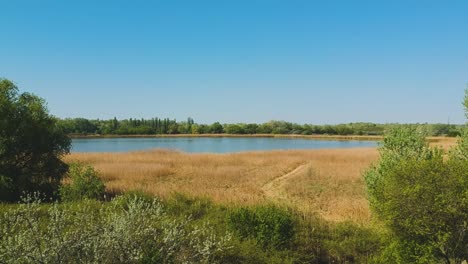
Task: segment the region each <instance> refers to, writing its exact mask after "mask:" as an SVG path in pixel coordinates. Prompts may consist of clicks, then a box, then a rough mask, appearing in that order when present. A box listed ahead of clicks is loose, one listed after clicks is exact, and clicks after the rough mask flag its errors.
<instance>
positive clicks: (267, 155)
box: [66, 149, 377, 221]
mask: <svg viewBox="0 0 468 264" xmlns="http://www.w3.org/2000/svg"><path fill="white" fill-rule="evenodd" d="M376 158H377V151H376V150H375V149H335V150H310V151H299V150H297V151H269V152H248V153H235V154H188V153H181V152H175V151H167V150H154V151H145V152H129V153H75V154H71V155H69V156H67V157H66V161H67V162H74V161H81V162H85V163H89V164H91V165H93V166H94V167H95V168H96V169H97V170H98V171H99V172H100V174H101V175H102V178H103V180H104V181H105V184H106V186H107V188H108V190H109V191H114V192H122V191H128V190H141V191H144V192H148V193H152V194H155V195H160V196H167V195H169V194H171V193H173V192H181V193H186V194H189V195H193V196H207V197H210V198H212V199H213V200H215V201H217V202H222V203H236V204H239V203H242V204H256V203H259V202H264V201H268V200H269V199H270V197H268V196H266V194H265V192H264V191H263V190H262V187H263V186H265V185H266V184H268V183H269V182H270V181H272V180H274V179H276V178H278V177H281V176H282V175H284V174H287V173H288V172H290V171H292V170H294V169H295V168H296V167H298V166H300V165H301V164H309V163H310V164H311V167H310V169H309V170H306V171H301V172H299V173H297V174H295V175H292V177H289V178H288V179H287V184H282V185H281V186H280V188H281V189H278V190H276V191H285V192H286V193H287V198H288V200H290V201H291V202H292V203H291V204H290V205H293V206H298V208H300V209H303V210H309V211H314V212H317V213H319V214H321V215H322V216H323V217H325V218H327V219H334V220H340V219H353V220H359V221H361V220H362V219H367V218H368V215H369V213H368V207H367V203H366V202H365V201H366V200H365V196H364V190H363V188H364V184H363V181H362V178H361V172H362V170H363V169H365V168H366V167H367V166H369V164H370V163H371V162H372V161H373V160H375V159H376Z"/></svg>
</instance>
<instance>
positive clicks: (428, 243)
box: [365, 128, 468, 264]
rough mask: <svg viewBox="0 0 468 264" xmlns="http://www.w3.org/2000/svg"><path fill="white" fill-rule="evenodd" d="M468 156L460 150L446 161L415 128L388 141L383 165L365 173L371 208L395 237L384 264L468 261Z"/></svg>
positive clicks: (394, 132)
mask: <svg viewBox="0 0 468 264" xmlns="http://www.w3.org/2000/svg"><path fill="white" fill-rule="evenodd" d="M465 140H466V139H465ZM463 153H464V150H463V149H459V148H458V150H457V151H453V152H452V153H450V155H448V156H447V157H446V156H444V154H443V152H442V151H441V150H440V149H437V148H430V147H429V146H428V145H427V143H426V142H425V140H424V136H423V135H421V134H418V133H417V132H416V130H414V129H411V128H400V129H395V130H392V131H391V132H390V133H389V134H388V135H387V136H386V137H385V139H384V142H383V144H382V146H381V148H380V161H379V163H378V164H377V165H376V166H374V167H373V168H371V169H370V170H369V171H368V172H367V173H366V174H365V180H366V183H367V188H368V193H369V200H370V203H371V207H372V209H373V211H374V212H375V213H376V215H377V216H378V217H379V218H380V219H382V220H383V221H384V222H385V224H386V226H387V227H388V228H389V229H390V230H391V231H392V235H393V237H394V241H393V242H392V243H391V244H390V246H388V247H387V249H386V251H385V252H384V254H383V255H382V256H381V261H382V262H392V263H441V262H443V263H447V264H449V263H461V262H462V261H463V260H466V259H468V162H467V161H468V160H467V159H465V158H464V156H463Z"/></svg>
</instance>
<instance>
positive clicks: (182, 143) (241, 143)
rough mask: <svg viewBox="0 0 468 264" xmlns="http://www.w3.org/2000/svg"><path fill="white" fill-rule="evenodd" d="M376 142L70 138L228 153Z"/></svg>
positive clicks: (90, 147)
mask: <svg viewBox="0 0 468 264" xmlns="http://www.w3.org/2000/svg"><path fill="white" fill-rule="evenodd" d="M375 146H377V142H376V141H358V140H314V139H300V138H261V137H245V138H243V137H239V138H238V137H235V138H233V137H173V138H171V137H161V138H86V139H83V138H80V139H73V140H72V152H125V151H136V150H148V149H155V148H159V149H173V150H180V151H184V152H191V153H203V152H212V153H230V152H241V151H257V150H287V149H324V148H355V147H375Z"/></svg>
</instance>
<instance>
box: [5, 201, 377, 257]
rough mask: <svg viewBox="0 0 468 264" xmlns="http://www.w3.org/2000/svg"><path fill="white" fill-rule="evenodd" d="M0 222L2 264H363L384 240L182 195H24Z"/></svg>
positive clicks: (290, 215)
mask: <svg viewBox="0 0 468 264" xmlns="http://www.w3.org/2000/svg"><path fill="white" fill-rule="evenodd" d="M237 219H239V220H240V221H241V222H237V221H236V220H237ZM0 223H1V224H0V259H1V260H2V263H330V262H333V263H337V262H339V263H347V262H367V261H372V259H373V255H374V254H376V253H378V252H379V250H380V248H382V247H383V245H384V242H385V241H384V240H382V239H381V236H380V235H379V234H378V233H376V232H378V231H376V229H372V228H369V227H363V226H358V225H356V224H351V223H344V224H332V223H327V222H325V221H323V220H320V219H319V218H313V217H311V218H304V217H302V216H301V215H300V214H298V213H296V212H294V211H291V210H288V209H284V208H279V207H275V206H272V205H266V206H255V207H241V208H239V207H226V206H221V205H216V204H213V203H211V202H210V201H208V200H206V199H198V198H196V199H195V198H189V197H186V196H184V195H180V194H179V195H174V196H173V197H170V198H168V199H166V200H159V199H156V198H152V197H149V196H147V195H144V194H140V193H128V194H125V195H122V196H118V197H116V198H114V199H113V200H112V201H110V202H102V201H95V200H89V199H88V200H82V201H80V202H66V203H57V202H55V203H42V202H41V200H40V199H39V198H38V197H34V196H33V197H31V196H29V197H26V198H25V199H24V200H23V201H22V203H20V204H18V205H9V206H4V207H3V208H2V213H1V214H0ZM246 231H247V232H246ZM250 231H252V233H249V232H250Z"/></svg>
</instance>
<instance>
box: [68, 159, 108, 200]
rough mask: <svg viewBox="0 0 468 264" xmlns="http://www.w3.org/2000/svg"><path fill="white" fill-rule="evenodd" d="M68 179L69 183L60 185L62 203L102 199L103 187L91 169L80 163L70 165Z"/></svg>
mask: <svg viewBox="0 0 468 264" xmlns="http://www.w3.org/2000/svg"><path fill="white" fill-rule="evenodd" d="M68 177H69V178H70V181H71V183H70V184H66V185H62V186H61V187H60V190H59V192H60V198H61V199H62V201H65V202H71V201H80V200H83V199H97V200H99V199H103V197H104V194H105V186H104V183H103V182H102V180H101V178H99V176H98V173H97V172H96V171H95V170H94V168H93V167H91V166H85V165H83V164H80V163H75V164H71V165H70V171H69V173H68Z"/></svg>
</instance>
